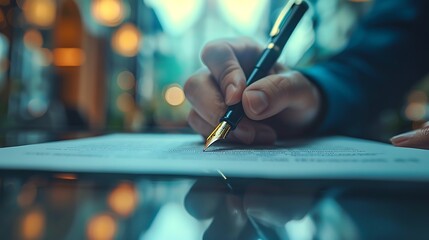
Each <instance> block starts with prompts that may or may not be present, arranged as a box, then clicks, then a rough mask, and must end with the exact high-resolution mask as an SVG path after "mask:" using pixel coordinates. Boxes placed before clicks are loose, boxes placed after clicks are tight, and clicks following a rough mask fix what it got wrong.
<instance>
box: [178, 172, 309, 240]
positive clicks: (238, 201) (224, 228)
mask: <svg viewBox="0 0 429 240" xmlns="http://www.w3.org/2000/svg"><path fill="white" fill-rule="evenodd" d="M237 185H239V184H237ZM237 185H235V184H234V183H233V188H234V189H235V191H236V192H235V193H232V192H231V190H230V189H228V187H227V185H226V184H225V182H223V181H218V180H213V179H212V180H198V181H197V182H196V183H195V184H194V185H193V186H192V188H191V189H190V190H189V192H188V194H187V196H186V198H185V208H186V210H187V211H188V212H189V213H190V214H191V215H192V216H193V217H195V218H196V219H209V218H213V220H212V222H211V224H210V226H209V227H208V228H207V229H206V231H205V233H204V237H203V239H205V240H209V239H225V240H241V239H259V238H256V237H257V236H259V235H258V234H257V233H256V231H255V228H258V229H259V230H261V229H263V230H264V234H265V235H268V234H270V235H269V236H270V237H271V238H269V239H278V238H281V237H282V235H284V234H285V232H284V231H285V228H284V225H285V224H286V223H287V222H288V221H290V220H297V219H301V218H302V217H304V216H305V215H306V214H307V213H308V212H309V211H310V210H311V209H312V208H313V206H314V205H315V203H316V200H317V199H316V195H317V194H316V193H317V188H316V186H309V185H308V184H305V183H304V184H302V183H297V182H295V183H291V184H287V183H282V184H279V183H268V182H258V181H246V185H245V186H241V187H240V188H237V189H236V187H237ZM249 220H252V222H251V221H249ZM267 233H268V234H267ZM274 236H276V237H274ZM267 237H268V236H267Z"/></svg>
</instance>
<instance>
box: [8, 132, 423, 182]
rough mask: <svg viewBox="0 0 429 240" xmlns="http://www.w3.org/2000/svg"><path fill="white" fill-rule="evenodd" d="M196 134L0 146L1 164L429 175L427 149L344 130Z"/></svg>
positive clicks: (273, 174) (227, 173)
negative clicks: (260, 142)
mask: <svg viewBox="0 0 429 240" xmlns="http://www.w3.org/2000/svg"><path fill="white" fill-rule="evenodd" d="M203 142H204V139H203V138H202V137H201V136H198V135H193V134H113V135H106V136H100V137H92V138H85V139H78V140H67V141H59V142H52V143H42V144H34V145H26V146H18V147H9V148H0V169H1V170H41V171H55V172H75V173H120V174H146V175H148V174H149V175H152V174H154V175H178V176H220V175H221V176H222V177H251V178H267V179H286V178H287V179H379V180H413V181H427V180H429V151H428V150H419V149H407V148H397V147H393V146H391V145H389V144H384V143H379V142H373V141H366V140H361V139H354V138H347V137H325V138H316V139H311V140H302V141H295V142H277V143H276V144H275V145H273V146H246V145H232V144H222V143H220V144H215V145H214V146H212V147H211V148H210V149H209V150H208V151H207V152H203Z"/></svg>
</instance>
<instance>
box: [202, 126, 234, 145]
mask: <svg viewBox="0 0 429 240" xmlns="http://www.w3.org/2000/svg"><path fill="white" fill-rule="evenodd" d="M229 130H231V126H230V125H229V124H228V123H227V122H225V121H223V122H221V123H219V125H217V127H216V128H215V129H214V130H213V132H212V133H211V134H210V136H208V138H207V140H206V145H205V146H204V150H203V151H206V150H207V148H209V147H210V146H211V145H212V144H213V143H215V142H216V141H218V140H219V139H225V138H226V135H228V133H229Z"/></svg>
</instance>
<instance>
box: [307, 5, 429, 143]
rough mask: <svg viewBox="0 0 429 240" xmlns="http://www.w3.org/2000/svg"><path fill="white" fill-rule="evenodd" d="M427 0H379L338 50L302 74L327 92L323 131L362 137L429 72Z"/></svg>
mask: <svg viewBox="0 0 429 240" xmlns="http://www.w3.org/2000/svg"><path fill="white" fill-rule="evenodd" d="M428 3H429V1H427V0H389V1H385V0H379V1H375V2H374V5H373V7H372V10H371V11H370V12H369V13H368V14H367V16H366V17H365V18H364V19H363V20H362V21H361V22H360V23H359V24H358V26H357V27H356V30H355V32H354V33H353V34H352V36H351V38H350V42H349V43H348V45H347V46H346V47H345V49H344V50H343V51H342V52H340V53H339V54H337V55H335V56H333V57H332V58H330V59H327V60H326V61H324V62H321V63H319V64H316V65H314V66H312V67H309V68H307V69H303V70H302V72H303V74H304V75H305V76H307V77H308V78H309V79H310V80H312V81H313V82H314V83H315V84H316V85H317V86H318V87H319V88H320V90H321V92H322V95H323V96H324V100H325V101H324V103H325V105H324V109H325V111H324V113H322V114H323V117H322V118H321V122H320V127H319V132H320V133H341V134H349V135H359V134H358V133H359V132H360V130H362V129H363V128H364V127H365V125H366V124H367V123H368V122H370V121H371V119H372V118H374V117H375V116H376V115H377V114H378V113H379V112H380V110H381V109H383V108H385V107H388V106H392V105H398V104H399V103H400V102H401V101H402V96H403V95H404V94H405V92H406V91H407V90H408V89H409V88H410V87H411V86H412V85H413V84H414V83H416V82H417V81H418V80H421V79H422V77H423V76H424V75H425V74H426V73H428V71H429V64H428V63H429V59H427V58H428V57H429V47H428V43H429V39H428V36H429V31H428V29H429V27H428V25H427V24H428V23H429V18H428V16H429V15H428V14H426V13H427V12H429V8H428V5H429V4H428Z"/></svg>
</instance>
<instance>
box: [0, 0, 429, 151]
mask: <svg viewBox="0 0 429 240" xmlns="http://www.w3.org/2000/svg"><path fill="white" fill-rule="evenodd" d="M310 2H312V5H313V8H312V11H311V13H309V14H308V15H307V18H306V19H304V21H302V23H301V24H300V26H299V27H298V30H297V31H296V32H295V33H294V36H293V38H292V39H291V41H290V43H289V44H288V46H287V48H286V50H285V54H284V56H283V57H282V59H281V60H282V61H283V62H285V63H286V64H287V65H289V66H303V65H308V64H311V63H313V62H315V61H318V60H320V59H323V58H325V57H327V56H329V55H331V54H334V53H335V52H336V51H339V50H340V49H341V48H342V47H343V46H344V44H345V43H346V42H347V39H348V36H349V34H350V32H351V30H352V29H353V25H354V23H355V22H356V20H357V19H358V18H360V17H361V16H362V15H363V14H364V13H365V12H366V11H367V10H368V9H369V7H370V5H371V2H370V1H365V0H312V1H310ZM284 3H285V1H283V0H273V1H269V0H135V1H134V0H0V6H1V10H0V32H1V34H0V63H1V64H0V92H1V97H0V127H1V129H2V132H3V133H6V135H5V136H8V135H7V134H8V133H10V132H13V133H14V134H15V133H16V132H17V131H22V130H25V132H26V134H25V135H23V136H22V137H21V138H20V139H18V138H13V139H12V137H10V138H8V137H6V138H5V139H6V140H4V139H3V145H10V144H21V143H26V142H31V141H33V140H34V141H40V140H43V139H41V138H43V132H68V131H89V132H94V131H98V132H110V131H135V132H140V131H148V130H153V129H161V130H162V129H185V128H186V126H187V124H186V118H187V113H188V111H189V104H187V103H186V100H185V98H184V95H183V91H182V86H183V84H184V82H185V81H186V79H187V77H188V76H189V75H190V74H191V73H192V72H193V71H195V70H196V69H198V68H199V67H200V66H201V62H200V60H199V52H200V50H201V48H202V46H203V45H204V43H206V42H207V41H209V40H212V39H217V38H222V37H233V36H242V35H246V36H250V37H252V38H254V39H256V40H258V41H260V42H261V43H264V41H265V40H266V36H267V33H268V31H269V27H270V26H271V24H272V22H273V21H274V20H275V17H276V15H277V13H278V12H279V10H280V8H281V7H282V6H283V4H284ZM428 89H429V87H428V81H426V83H425V84H423V85H422V86H421V87H420V88H419V90H417V91H413V92H412V93H411V94H410V97H409V98H408V99H404V106H403V108H402V109H400V108H398V109H395V110H392V111H389V112H387V113H385V114H384V115H383V116H382V117H381V118H380V121H379V125H377V128H378V129H380V127H379V126H382V129H385V133H384V132H382V133H381V135H383V133H384V134H385V135H386V136H389V134H392V133H393V132H398V131H401V130H403V129H406V128H409V127H410V126H411V124H412V123H414V127H418V126H419V125H420V124H421V122H422V121H423V120H424V119H427V118H428V115H429V114H428V112H429V111H428V104H427V103H428V99H427V92H429V90H428ZM30 132H32V133H33V134H28V133H30ZM378 134H379V135H380V132H379V133H378ZM14 136H15V135H14ZM7 139H9V140H7ZM8 141H9V142H8Z"/></svg>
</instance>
